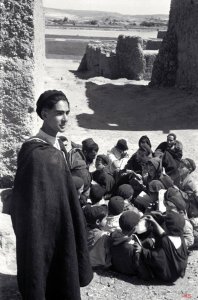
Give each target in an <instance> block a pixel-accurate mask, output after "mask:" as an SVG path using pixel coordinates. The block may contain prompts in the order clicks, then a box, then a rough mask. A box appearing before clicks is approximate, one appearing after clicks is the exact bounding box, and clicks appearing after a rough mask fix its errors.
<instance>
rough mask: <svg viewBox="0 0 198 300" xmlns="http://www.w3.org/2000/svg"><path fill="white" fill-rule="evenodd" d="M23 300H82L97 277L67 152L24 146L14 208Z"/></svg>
mask: <svg viewBox="0 0 198 300" xmlns="http://www.w3.org/2000/svg"><path fill="white" fill-rule="evenodd" d="M11 217H12V222H13V228H14V231H15V234H16V251H17V269H18V270H17V272H18V274H17V277H18V285H19V290H20V292H21V295H22V298H23V299H24V300H44V299H47V300H50V299H51V300H54V299H56V300H70V299H71V300H79V299H80V286H85V285H87V284H88V283H89V282H90V281H91V279H92V277H93V273H92V268H91V265H90V261H89V254H88V248H87V237H86V228H85V221H84V216H83V213H82V210H81V207H80V204H79V200H78V197H77V192H76V189H75V186H74V183H73V181H72V177H71V174H70V171H69V168H68V166H67V162H66V160H65V156H64V155H63V152H62V151H60V150H58V149H56V148H55V147H53V146H52V145H50V144H48V143H46V142H45V141H42V140H41V139H38V138H36V139H35V138H33V139H32V140H30V141H27V142H25V143H24V144H23V146H22V148H21V150H20V152H19V156H18V166H17V173H16V177H15V182H14V189H13V198H12V203H11Z"/></svg>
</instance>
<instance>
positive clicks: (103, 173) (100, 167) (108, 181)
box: [92, 154, 115, 195]
mask: <svg viewBox="0 0 198 300" xmlns="http://www.w3.org/2000/svg"><path fill="white" fill-rule="evenodd" d="M108 164H109V159H108V156H107V155H104V154H99V155H98V156H97V157H96V163H95V166H96V171H94V172H93V173H92V178H93V180H94V181H95V182H97V183H98V184H100V185H101V186H102V187H103V188H104V189H105V195H108V194H111V192H112V189H113V187H114V185H115V180H114V177H113V175H112V174H111V173H109V169H108Z"/></svg>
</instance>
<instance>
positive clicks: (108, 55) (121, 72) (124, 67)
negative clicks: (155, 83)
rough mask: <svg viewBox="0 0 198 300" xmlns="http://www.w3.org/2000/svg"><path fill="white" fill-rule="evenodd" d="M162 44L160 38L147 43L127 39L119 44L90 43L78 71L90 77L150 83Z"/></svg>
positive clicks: (120, 38)
mask: <svg viewBox="0 0 198 300" xmlns="http://www.w3.org/2000/svg"><path fill="white" fill-rule="evenodd" d="M161 42H162V39H159V38H157V39H148V40H145V39H142V38H141V37H137V36H123V35H120V36H119V37H118V40H117V41H106V42H104V41H103V42H101V41H93V42H90V43H89V44H88V45H87V48H86V53H85V55H84V56H83V58H82V60H81V63H80V65H79V68H78V71H79V72H87V74H89V76H90V77H93V76H103V77H106V78H110V79H117V78H127V79H133V80H141V79H144V80H150V78H151V73H152V68H153V62H154V60H155V58H156V56H157V53H158V49H159V47H160V45H161Z"/></svg>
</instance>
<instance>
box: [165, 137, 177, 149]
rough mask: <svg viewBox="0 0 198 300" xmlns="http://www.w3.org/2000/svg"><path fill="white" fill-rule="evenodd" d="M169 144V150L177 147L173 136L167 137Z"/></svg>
mask: <svg viewBox="0 0 198 300" xmlns="http://www.w3.org/2000/svg"><path fill="white" fill-rule="evenodd" d="M167 144H168V147H169V148H173V147H174V146H175V138H174V136H172V135H169V136H167Z"/></svg>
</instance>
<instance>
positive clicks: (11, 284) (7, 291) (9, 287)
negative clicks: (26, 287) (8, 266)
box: [0, 273, 21, 300]
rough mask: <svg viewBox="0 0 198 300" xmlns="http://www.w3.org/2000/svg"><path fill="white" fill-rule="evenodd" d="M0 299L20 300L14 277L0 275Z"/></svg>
mask: <svg viewBox="0 0 198 300" xmlns="http://www.w3.org/2000/svg"><path fill="white" fill-rule="evenodd" d="M0 299H1V300H21V297H20V294H19V291H18V285H17V277H16V276H13V275H6V274H2V273H0Z"/></svg>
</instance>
